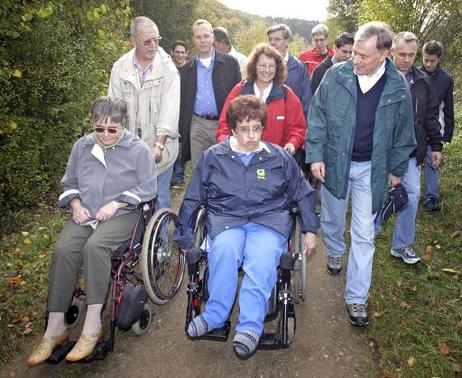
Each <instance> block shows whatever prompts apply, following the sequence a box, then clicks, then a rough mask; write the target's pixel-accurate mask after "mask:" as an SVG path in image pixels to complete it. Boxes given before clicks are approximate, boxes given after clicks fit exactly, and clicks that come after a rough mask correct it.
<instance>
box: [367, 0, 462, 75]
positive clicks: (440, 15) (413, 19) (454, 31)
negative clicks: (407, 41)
mask: <svg viewBox="0 0 462 378" xmlns="http://www.w3.org/2000/svg"><path fill="white" fill-rule="evenodd" d="M461 19H462V2H461V1H460V0H413V1H408V0H382V1H376V0H363V1H362V9H361V11H360V13H359V22H360V23H364V22H367V21H372V20H383V21H385V22H387V23H388V24H389V25H390V27H391V28H392V30H394V31H395V32H400V31H411V32H413V33H415V34H416V35H417V37H418V38H419V40H420V41H421V43H422V44H423V43H424V42H426V41H428V40H430V39H436V40H439V41H441V42H443V44H444V46H445V50H446V54H445V56H446V62H447V63H449V66H450V67H451V69H452V71H453V74H455V73H456V71H457V72H460V67H461V63H460V62H461V56H462V51H461V45H462V41H461V39H462V35H461V33H460V20H461Z"/></svg>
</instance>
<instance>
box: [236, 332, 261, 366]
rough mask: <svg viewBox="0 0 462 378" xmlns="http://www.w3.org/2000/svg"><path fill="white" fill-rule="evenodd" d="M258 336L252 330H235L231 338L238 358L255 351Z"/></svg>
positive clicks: (247, 355) (245, 356) (248, 355)
mask: <svg viewBox="0 0 462 378" xmlns="http://www.w3.org/2000/svg"><path fill="white" fill-rule="evenodd" d="M259 340H260V336H259V335H258V334H257V333H256V332H253V331H250V330H243V331H238V332H236V336H234V340H233V348H234V353H236V355H237V356H238V357H239V358H244V359H245V358H247V357H250V355H251V354H252V353H253V352H254V351H255V349H256V348H257V345H258V341H259Z"/></svg>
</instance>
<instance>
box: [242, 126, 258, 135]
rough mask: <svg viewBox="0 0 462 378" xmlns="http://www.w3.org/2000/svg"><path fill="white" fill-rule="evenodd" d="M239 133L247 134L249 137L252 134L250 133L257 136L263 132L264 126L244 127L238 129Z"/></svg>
mask: <svg viewBox="0 0 462 378" xmlns="http://www.w3.org/2000/svg"><path fill="white" fill-rule="evenodd" d="M237 131H239V132H240V133H243V134H247V135H248V134H250V132H252V133H255V134H260V133H261V132H262V131H263V126H262V125H260V126H254V127H250V126H242V127H238V128H237Z"/></svg>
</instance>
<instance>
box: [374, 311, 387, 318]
mask: <svg viewBox="0 0 462 378" xmlns="http://www.w3.org/2000/svg"><path fill="white" fill-rule="evenodd" d="M384 314H385V313H384V312H383V311H380V312H377V311H376V312H374V313H373V314H372V316H373V317H374V318H376V319H378V318H381V317H382V316H383V315H384Z"/></svg>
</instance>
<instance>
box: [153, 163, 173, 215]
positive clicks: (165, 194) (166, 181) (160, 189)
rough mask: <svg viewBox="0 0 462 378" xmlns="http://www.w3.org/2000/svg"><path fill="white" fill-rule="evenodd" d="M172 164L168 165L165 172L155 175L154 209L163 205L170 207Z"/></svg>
mask: <svg viewBox="0 0 462 378" xmlns="http://www.w3.org/2000/svg"><path fill="white" fill-rule="evenodd" d="M172 174H173V165H172V166H170V167H169V168H168V169H167V170H166V171H165V172H162V173H161V174H160V175H159V176H157V199H156V209H162V208H163V207H170V202H171V197H170V183H171V181H172Z"/></svg>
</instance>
